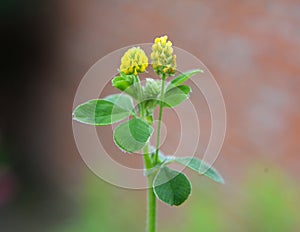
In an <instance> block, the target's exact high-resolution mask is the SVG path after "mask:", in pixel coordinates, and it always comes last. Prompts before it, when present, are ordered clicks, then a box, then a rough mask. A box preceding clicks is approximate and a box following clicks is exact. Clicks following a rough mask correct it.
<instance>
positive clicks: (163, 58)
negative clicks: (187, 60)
mask: <svg viewBox="0 0 300 232" xmlns="http://www.w3.org/2000/svg"><path fill="white" fill-rule="evenodd" d="M151 59H152V67H153V69H154V71H155V72H156V73H157V75H167V76H172V75H173V74H175V72H176V55H173V48H172V42H171V41H168V36H166V35H165V36H162V37H160V38H156V39H155V40H154V44H153V45H152V53H151Z"/></svg>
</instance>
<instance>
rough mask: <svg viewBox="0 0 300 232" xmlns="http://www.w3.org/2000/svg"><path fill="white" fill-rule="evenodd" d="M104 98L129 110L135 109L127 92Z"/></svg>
mask: <svg viewBox="0 0 300 232" xmlns="http://www.w3.org/2000/svg"><path fill="white" fill-rule="evenodd" d="M104 99H105V100H108V101H110V102H112V103H114V104H115V105H117V106H118V107H120V108H122V109H125V110H128V111H132V110H133V109H134V106H133V100H132V98H131V97H129V96H127V95H126V94H113V95H109V96H107V97H105V98H104Z"/></svg>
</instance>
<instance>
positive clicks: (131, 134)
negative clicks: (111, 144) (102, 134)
mask: <svg viewBox="0 0 300 232" xmlns="http://www.w3.org/2000/svg"><path fill="white" fill-rule="evenodd" d="M152 133H153V128H152V127H151V126H150V125H149V124H148V123H146V122H144V121H143V120H141V119H138V118H133V119H131V120H129V121H127V122H124V123H122V124H120V125H119V126H118V127H117V128H116V129H115V131H114V141H115V143H116V145H117V146H118V147H119V148H120V149H121V150H124V151H127V152H130V153H133V152H136V151H138V150H141V149H142V148H143V147H144V146H145V145H146V143H147V142H148V140H149V138H150V136H151V135H152Z"/></svg>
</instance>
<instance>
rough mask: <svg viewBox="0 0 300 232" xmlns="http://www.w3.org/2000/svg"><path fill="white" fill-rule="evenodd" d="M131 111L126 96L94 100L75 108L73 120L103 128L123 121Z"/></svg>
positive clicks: (129, 101)
mask: <svg viewBox="0 0 300 232" xmlns="http://www.w3.org/2000/svg"><path fill="white" fill-rule="evenodd" d="M112 98H114V101H115V102H116V104H115V102H114V101H113V100H112ZM121 103H122V104H121ZM132 110H133V105H132V101H131V99H130V98H129V97H128V96H125V95H119V97H116V96H114V97H111V99H95V100H90V101H88V102H85V103H83V104H81V105H79V106H77V107H76V109H75V110H74V112H73V118H74V120H76V121H79V122H82V123H86V124H90V125H95V126H104V125H109V124H112V123H115V122H119V121H121V120H123V119H124V118H126V117H128V116H129V115H130V114H131V112H132Z"/></svg>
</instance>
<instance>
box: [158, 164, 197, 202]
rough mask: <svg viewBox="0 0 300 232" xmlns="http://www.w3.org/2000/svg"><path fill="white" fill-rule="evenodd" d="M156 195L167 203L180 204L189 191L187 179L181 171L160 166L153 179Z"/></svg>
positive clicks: (189, 185) (189, 186)
mask: <svg viewBox="0 0 300 232" xmlns="http://www.w3.org/2000/svg"><path fill="white" fill-rule="evenodd" d="M153 189H154V193H155V195H156V197H157V198H158V199H160V200H161V201H163V202H165V203H167V204H169V205H171V206H172V205H176V206H178V205H181V204H182V203H183V202H184V201H185V200H186V199H187V198H188V197H189V195H190V193H191V184H190V181H189V179H188V178H187V177H186V176H185V175H184V174H182V173H180V172H178V171H175V170H172V169H170V168H168V167H162V168H161V169H160V170H159V172H158V173H157V175H156V176H155V178H154V181H153Z"/></svg>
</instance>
